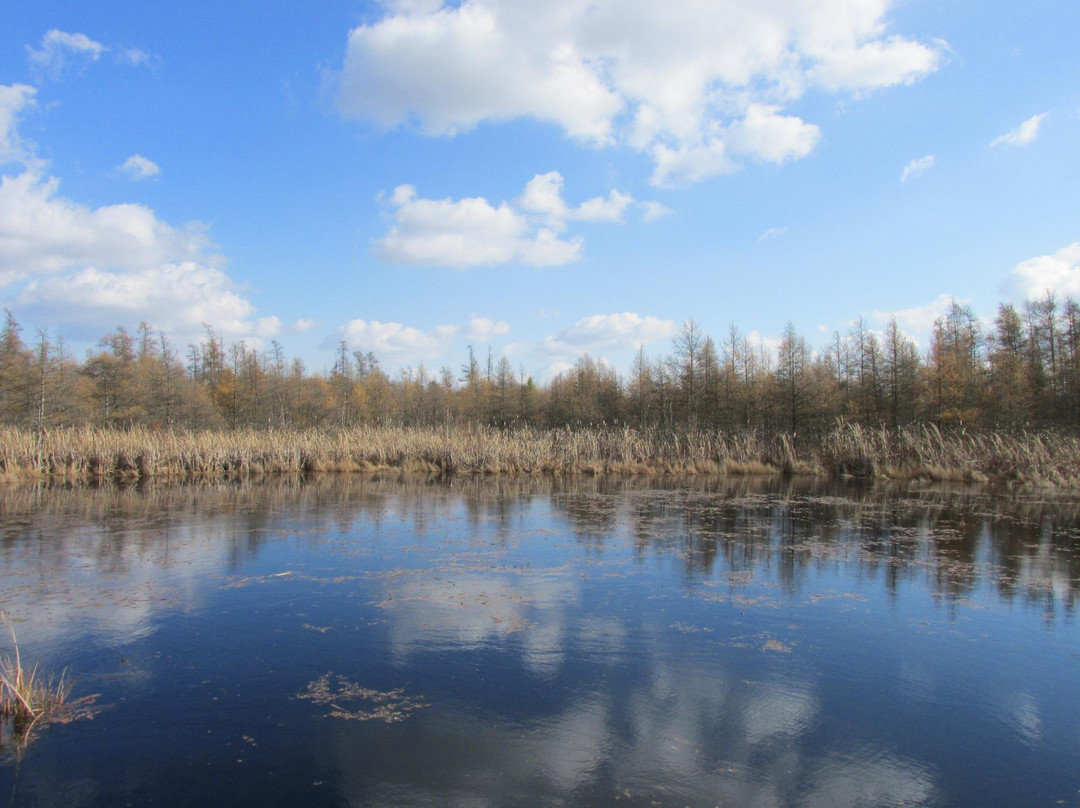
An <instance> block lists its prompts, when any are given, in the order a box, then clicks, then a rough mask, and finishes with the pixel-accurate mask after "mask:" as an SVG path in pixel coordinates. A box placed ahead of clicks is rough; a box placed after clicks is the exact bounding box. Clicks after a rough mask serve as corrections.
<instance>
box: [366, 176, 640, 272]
mask: <svg viewBox="0 0 1080 808" xmlns="http://www.w3.org/2000/svg"><path fill="white" fill-rule="evenodd" d="M562 189H563V177H562V175H561V174H559V172H557V171H550V172H548V173H546V174H538V175H536V176H535V177H533V178H532V179H531V180H530V181H529V182H528V183H527V184H526V186H525V190H524V191H523V192H522V194H521V195H520V196H519V197H518V199H517V200H515V201H514V202H513V203H510V202H506V201H503V202H500V203H499V204H498V205H494V204H492V203H491V202H489V201H488V200H487V199H484V198H483V197H466V198H464V199H457V200H453V199H424V198H423V197H420V196H419V195H418V193H417V190H416V188H414V187H413V186H411V185H399V186H398V187H397V188H395V189H394V192H393V193H392V194H391V195H390V196H389V198H388V200H387V201H388V202H389V204H390V205H392V206H393V207H394V208H395V210H394V212H393V214H392V217H393V222H394V223H393V225H392V226H391V228H390V230H389V232H387V234H386V235H385V236H383V237H381V238H379V239H377V240H376V242H375V252H376V254H377V255H378V256H379V257H381V258H383V259H384V260H386V261H390V262H392V263H399V264H413V265H427V266H448V267H458V268H462V267H470V266H496V265H500V264H514V263H516V264H525V265H528V266H538V267H543V266H560V265H562V264H568V263H571V262H573V261H577V260H579V259H580V258H581V254H582V251H583V249H584V246H585V241H584V239H583V238H582V237H580V236H575V237H572V238H564V237H563V236H562V234H563V233H564V231H565V230H566V229H567V226H568V224H569V223H570V222H621V221H622V220H623V215H624V213H625V211H626V210H627V209H628V208H629V207H630V206H631V205H632V204H633V203H634V200H633V197H631V196H630V195H629V194H624V193H621V192H619V191H617V190H613V191H611V193H610V194H608V196H606V197H594V198H592V199H588V200H586V201H585V202H582V203H581V204H580V205H577V206H570V205H568V204H567V203H566V201H565V200H564V199H563V196H562Z"/></svg>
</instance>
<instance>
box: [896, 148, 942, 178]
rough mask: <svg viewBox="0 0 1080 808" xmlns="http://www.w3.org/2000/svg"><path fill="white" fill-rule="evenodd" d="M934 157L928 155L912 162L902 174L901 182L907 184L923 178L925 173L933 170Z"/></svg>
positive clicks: (905, 167)
mask: <svg viewBox="0 0 1080 808" xmlns="http://www.w3.org/2000/svg"><path fill="white" fill-rule="evenodd" d="M933 166H934V155H932V154H928V155H926V157H919V158H918V159H916V160H912V161H911V162H910V163H908V164H907V165H906V166H904V170H903V172H902V173H901V174H900V182H907V181H908V180H913V179H916V178H918V177H921V176H922V175H923V173H924V172H926V171H928V170H929V169H931V168H933Z"/></svg>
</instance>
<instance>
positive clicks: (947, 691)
mask: <svg viewBox="0 0 1080 808" xmlns="http://www.w3.org/2000/svg"><path fill="white" fill-rule="evenodd" d="M1078 517H1080V503H1078V501H1077V500H1076V499H1075V498H1071V497H1064V496H1058V497H1056V498H1054V499H1047V498H1046V495H1045V494H1044V495H1040V494H1038V493H1035V492H1015V491H1014V492H991V491H987V490H983V489H933V488H918V487H900V488H872V487H871V488H868V487H865V486H845V485H840V484H834V483H829V484H825V483H811V484H797V483H779V482H775V481H773V482H761V481H752V480H734V481H732V480H727V481H724V480H703V479H698V480H691V481H683V482H679V481H657V480H638V479H635V480H622V479H619V480H611V479H603V478H585V479H577V480H552V479H510V478H496V479H474V478H469V479H459V480H454V481H452V482H449V483H447V482H435V481H429V480H404V481H402V480H373V479H365V478H355V477H353V478H342V477H331V478H324V479H317V480H308V481H303V480H277V481H271V482H267V483H261V484H242V485H241V484H238V485H204V486H195V485H189V486H175V487H155V488H149V489H145V490H139V489H134V488H132V489H117V488H103V489H100V490H61V489H43V488H42V489H38V488H17V487H12V488H5V489H0V608H2V609H3V610H4V611H5V612H7V613H8V614H9V615H10V616H11V617H12V618H13V619H14V620H15V621H16V628H17V631H18V633H19V640H20V646H21V648H22V652H23V655H24V658H25V659H31V660H39V661H40V662H41V665H42V667H43V668H45V669H48V670H57V671H58V670H59V669H60V668H62V667H64V666H65V665H67V666H70V667H71V668H72V670H73V671H74V672H75V673H76V674H77V676H78V684H77V688H76V692H75V695H84V694H88V693H97V694H100V695H99V697H98V699H97V705H98V706H99V708H100V710H99V712H98V713H97V714H96V715H95V716H94V717H93V719H92V720H82V721H78V722H75V723H71V724H67V725H62V726H61V725H57V726H49V727H46V728H44V729H42V730H41V731H38V732H35V734H34V737H33V738H32V739H31V740H30V742H29V743H28V744H27V745H26V746H25V748H23V749H21V750H20V749H18V748H17V746H16V744H15V743H14V742H13V740H12V738H11V737H10V727H8V726H5V728H4V733H5V734H4V736H3V740H4V747H3V749H2V750H0V801H4V800H7V801H8V803H7V804H8V805H11V806H53V805H55V806H72V807H73V808H74V807H75V806H117V805H151V804H153V805H157V806H187V805H191V806H195V805H198V806H207V805H240V804H245V805H248V804H250V805H265V806H276V805H282V806H284V805H310V806H322V805H327V806H367V805H372V806H390V805H403V806H404V805H440V806H442V805H451V806H454V805H462V806H465V805H467V806H489V805H490V806H508V805H573V806H579V805H586V806H587V805H628V806H653V805H662V806H667V805H671V806H716V805H725V806H789V805H790V806H828V808H841V807H842V806H879V805H880V806H885V805H899V804H902V805H908V806H910V805H926V806H1018V805H1025V806H1026V805H1031V806H1036V805H1047V806H1051V805H1074V806H1075V805H1080V633H1078V628H1077V620H1076V606H1077V590H1078V587H1080V554H1078V553H1077V546H1078V539H1080V518H1078ZM0 650H2V651H3V652H7V650H8V648H7V645H6V640H0ZM8 795H10V796H8Z"/></svg>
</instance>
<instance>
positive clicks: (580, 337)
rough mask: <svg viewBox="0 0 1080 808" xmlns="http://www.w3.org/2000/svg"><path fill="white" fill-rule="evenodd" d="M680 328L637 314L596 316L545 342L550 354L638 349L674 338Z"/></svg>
mask: <svg viewBox="0 0 1080 808" xmlns="http://www.w3.org/2000/svg"><path fill="white" fill-rule="evenodd" d="M677 329H678V326H677V324H676V323H675V321H674V320H661V319H659V318H658V317H653V316H646V317H642V316H640V315H638V314H635V313H633V312H629V311H627V312H623V313H621V314H594V315H592V316H591V317H584V318H582V319H580V320H578V321H577V322H576V323H574V324H573V325H572V326H570V327H569V328H565V329H563V330H562V331H560V332H559V333H558V334H556V335H554V336H551V337H548V338H547V339H545V340H544V349H545V351H546V352H547V353H550V354H561V353H571V354H579V353H583V352H585V351H600V350H608V349H620V348H622V349H637V348H638V347H639V346H641V345H648V344H649V343H652V342H656V341H657V340H661V339H670V338H671V337H673V336H674V335H675V332H676V330H677Z"/></svg>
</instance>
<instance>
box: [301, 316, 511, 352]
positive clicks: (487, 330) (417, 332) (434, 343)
mask: <svg viewBox="0 0 1080 808" xmlns="http://www.w3.org/2000/svg"><path fill="white" fill-rule="evenodd" d="M509 332H510V325H509V323H506V322H504V321H501V320H499V321H495V320H492V319H490V318H488V317H482V316H479V315H476V314H474V315H472V316H471V317H470V318H469V320H468V322H466V323H464V324H460V325H439V326H435V328H433V329H431V330H429V331H424V330H422V329H419V328H414V327H413V326H407V325H403V324H402V323H393V322H391V323H383V322H379V321H378V320H360V319H357V320H350V321H349V322H347V323H346V324H345V325H343V326H342V327H341V328H339V329H337V330H336V331H335V332H334V333H333V334H332V335H331V336H329V337H327V339H326V340H324V341H323V343H322V347H323V348H333V347H335V346H336V345H337V344H338V343H339V342H341V341H342V340H344V341H345V342H346V343H347V344H348V346H349V347H350V348H351V349H353V350H360V351H365V352H367V351H371V352H372V353H374V354H375V355H376V356H377V357H379V358H380V359H389V360H391V361H394V362H423V361H426V360H431V359H438V358H440V357H442V356H444V355H445V354H446V353H447V352H448V351H450V350H451V349H452V348H453V347H454V345H455V344H456V343H457V341H458V340H459V339H464V340H466V341H467V342H469V343H478V342H489V341H490V340H491V339H492V338H493V337H496V336H502V335H505V334H508V333H509Z"/></svg>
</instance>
